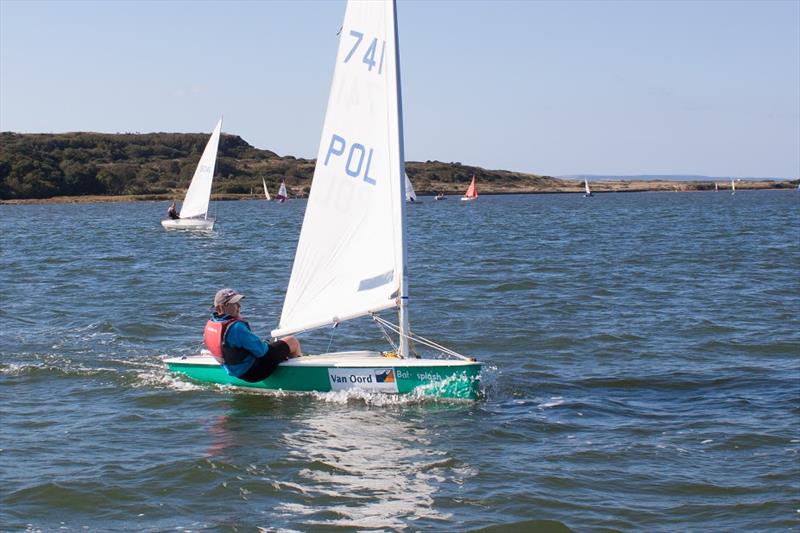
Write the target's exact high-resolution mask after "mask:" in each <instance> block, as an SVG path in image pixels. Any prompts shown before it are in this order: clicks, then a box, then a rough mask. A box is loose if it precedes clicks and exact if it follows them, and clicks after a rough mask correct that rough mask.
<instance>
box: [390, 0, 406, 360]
mask: <svg viewBox="0 0 800 533" xmlns="http://www.w3.org/2000/svg"><path fill="white" fill-rule="evenodd" d="M392 24H393V25H394V70H395V84H396V85H397V87H396V90H397V129H398V132H397V134H398V139H399V141H400V142H399V148H400V153H399V160H398V164H399V166H400V169H399V172H398V173H397V179H399V180H400V183H402V186H401V187H400V191H401V194H400V198H399V199H398V200H399V202H400V225H399V226H400V242H401V246H402V248H403V253H402V255H401V257H400V271H401V272H402V280H401V282H400V294H399V295H398V299H399V300H400V301H399V306H398V325H399V326H400V343H399V345H398V350H399V352H400V353H398V354H397V355H399V356H400V357H409V355H410V354H409V351H408V334H409V327H408V271H407V269H406V263H407V262H408V247H407V246H406V181H405V176H406V156H405V148H404V142H403V97H402V91H401V90H400V86H401V83H400V39H399V37H398V35H397V1H396V0H392Z"/></svg>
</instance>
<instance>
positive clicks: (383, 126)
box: [272, 0, 405, 336]
mask: <svg viewBox="0 0 800 533" xmlns="http://www.w3.org/2000/svg"><path fill="white" fill-rule="evenodd" d="M400 102H401V98H400V77H399V66H398V53H397V33H396V25H395V6H394V2H392V1H389V0H384V1H375V2H352V1H351V2H348V4H347V10H346V12H345V18H344V23H343V25H342V30H341V32H340V38H339V50H338V53H337V56H336V68H335V70H334V75H333V82H332V84H331V92H330V97H329V99H328V108H327V112H326V115H325V124H324V127H323V130H322V137H321V139H320V146H319V151H318V153H317V163H316V167H315V169H314V177H313V179H312V182H311V192H310V194H309V199H308V205H307V207H306V211H305V217H304V219H303V227H302V230H301V232H300V240H299V242H298V245H297V252H296V254H295V260H294V265H293V267H292V274H291V278H290V280H289V287H288V289H287V292H286V298H285V300H284V303H283V310H282V312H281V319H280V324H279V326H278V328H277V329H275V330H273V331H272V335H273V336H280V335H286V334H289V333H294V332H298V331H303V330H308V329H313V328H317V327H322V326H325V325H328V324H335V323H338V322H341V321H344V320H348V319H351V318H356V317H358V316H363V315H366V314H369V313H370V312H377V311H380V310H384V309H389V308H391V307H395V306H397V305H399V303H398V302H399V296H400V293H401V292H403V291H404V288H405V283H404V282H403V261H404V259H403V256H404V246H405V244H404V236H403V233H404V227H403V224H404V220H403V216H404V205H405V202H404V200H405V190H404V189H405V182H404V177H403V176H404V174H405V161H404V156H403V143H402V138H403V137H402V119H401V113H402V110H401V103H400Z"/></svg>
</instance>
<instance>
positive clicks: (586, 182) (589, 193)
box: [583, 178, 592, 198]
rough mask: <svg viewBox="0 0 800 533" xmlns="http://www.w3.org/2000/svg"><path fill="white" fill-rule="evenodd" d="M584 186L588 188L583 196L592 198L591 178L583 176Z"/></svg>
mask: <svg viewBox="0 0 800 533" xmlns="http://www.w3.org/2000/svg"><path fill="white" fill-rule="evenodd" d="M583 186H584V188H585V189H586V192H585V193H584V194H583V197H584V198H591V196H592V191H590V190H589V180H588V179H586V178H583Z"/></svg>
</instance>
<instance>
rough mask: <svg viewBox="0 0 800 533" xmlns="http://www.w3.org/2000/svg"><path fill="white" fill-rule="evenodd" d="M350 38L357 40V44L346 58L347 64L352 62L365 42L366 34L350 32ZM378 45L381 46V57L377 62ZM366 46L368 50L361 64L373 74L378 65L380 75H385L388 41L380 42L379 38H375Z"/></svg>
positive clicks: (354, 44)
mask: <svg viewBox="0 0 800 533" xmlns="http://www.w3.org/2000/svg"><path fill="white" fill-rule="evenodd" d="M350 36H351V37H353V38H354V39H355V42H354V43H353V47H352V48H351V49H350V52H348V54H347V56H345V58H344V62H345V63H347V62H348V61H350V58H351V57H353V54H354V53H355V51H356V50H357V49H358V48H359V46H361V43H362V42H363V41H364V34H363V33H361V32H360V31H355V30H350ZM365 44H366V43H365ZM378 44H380V57H379V58H378V61H375V54H376V53H377V52H378ZM366 46H367V49H366V51H365V52H364V55H363V56H362V58H361V62H362V63H364V64H365V65H367V70H368V71H370V72H372V69H373V68H375V65H376V64H377V66H378V74H383V55H384V53H385V52H386V41H378V38H377V37H374V38H373V39H372V40H371V41H370V42H369V44H368V45H366Z"/></svg>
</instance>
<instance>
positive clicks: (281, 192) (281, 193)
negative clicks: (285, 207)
mask: <svg viewBox="0 0 800 533" xmlns="http://www.w3.org/2000/svg"><path fill="white" fill-rule="evenodd" d="M275 199H276V200H278V201H279V202H280V203H283V202H285V201H286V200H288V199H289V193H287V192H286V183H284V182H283V180H281V186H280V188H279V189H278V194H276V195H275Z"/></svg>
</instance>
